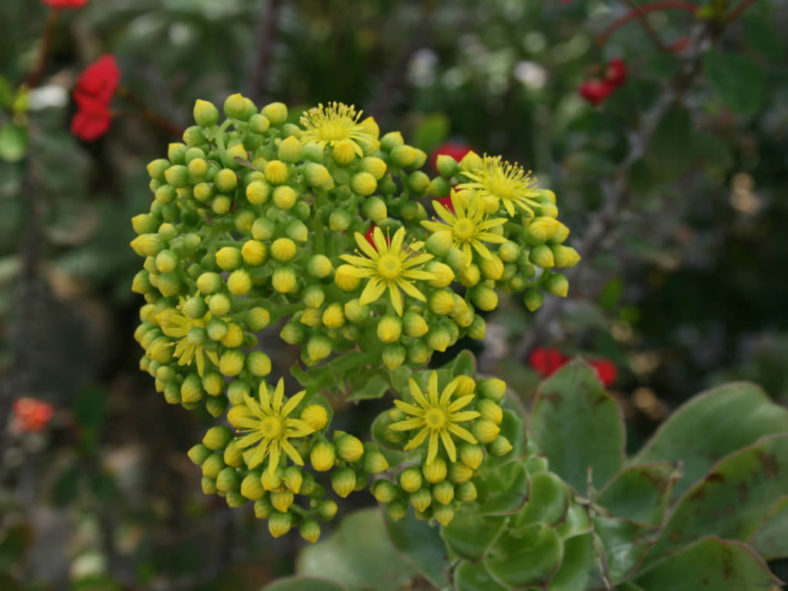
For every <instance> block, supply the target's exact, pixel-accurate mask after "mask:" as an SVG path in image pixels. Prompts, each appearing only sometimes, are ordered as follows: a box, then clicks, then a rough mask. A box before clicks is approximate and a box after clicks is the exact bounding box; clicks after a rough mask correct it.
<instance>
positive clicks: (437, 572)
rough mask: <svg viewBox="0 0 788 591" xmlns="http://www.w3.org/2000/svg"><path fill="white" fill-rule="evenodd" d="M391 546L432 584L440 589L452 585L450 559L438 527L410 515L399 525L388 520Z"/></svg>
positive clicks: (398, 522) (400, 521)
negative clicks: (449, 570)
mask: <svg viewBox="0 0 788 591" xmlns="http://www.w3.org/2000/svg"><path fill="white" fill-rule="evenodd" d="M385 523H386V529H387V530H388V532H389V536H390V538H391V542H392V543H393V544H394V547H395V548H396V549H397V550H399V551H400V552H401V553H402V554H403V555H404V556H405V558H406V559H407V560H409V561H410V562H411V563H412V564H413V566H415V567H416V568H417V569H418V570H419V571H420V572H421V574H422V575H423V576H424V578H425V579H427V580H428V581H429V582H430V583H432V584H433V585H435V586H436V587H444V586H446V585H448V584H449V575H448V568H449V558H448V556H446V546H445V544H444V543H443V540H442V539H441V536H440V532H439V531H438V528H437V527H431V526H430V525H429V524H428V523H427V522H425V521H419V520H418V519H416V518H415V517H414V515H413V513H411V512H410V511H408V514H407V515H406V516H405V517H404V518H402V519H400V520H399V521H393V520H392V519H391V518H390V517H388V515H386V516H385Z"/></svg>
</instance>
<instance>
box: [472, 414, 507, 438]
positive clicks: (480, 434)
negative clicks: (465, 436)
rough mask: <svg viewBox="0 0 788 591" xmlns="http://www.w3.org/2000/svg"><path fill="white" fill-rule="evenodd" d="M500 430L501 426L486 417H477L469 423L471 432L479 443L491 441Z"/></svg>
mask: <svg viewBox="0 0 788 591" xmlns="http://www.w3.org/2000/svg"><path fill="white" fill-rule="evenodd" d="M500 432H501V428H500V427H499V426H498V425H496V424H495V423H493V422H492V421H488V420H487V419H478V420H476V421H475V422H474V423H473V424H472V425H471V433H473V435H474V437H476V439H478V440H479V441H480V442H481V443H492V442H493V441H495V438H496V437H498V434H499V433H500Z"/></svg>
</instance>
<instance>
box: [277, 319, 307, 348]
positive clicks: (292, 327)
mask: <svg viewBox="0 0 788 591" xmlns="http://www.w3.org/2000/svg"><path fill="white" fill-rule="evenodd" d="M279 336H280V337H281V338H282V340H283V341H284V342H285V343H287V344H288V345H297V344H298V343H300V342H301V341H303V340H304V337H305V336H306V332H305V331H304V327H302V326H299V325H298V324H296V323H294V322H290V323H288V324H285V325H284V326H283V327H282V330H281V331H280V332H279Z"/></svg>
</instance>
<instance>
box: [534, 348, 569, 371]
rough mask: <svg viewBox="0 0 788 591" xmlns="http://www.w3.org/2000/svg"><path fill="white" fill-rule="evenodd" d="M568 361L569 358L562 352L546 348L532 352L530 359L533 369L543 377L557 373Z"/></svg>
mask: <svg viewBox="0 0 788 591" xmlns="http://www.w3.org/2000/svg"><path fill="white" fill-rule="evenodd" d="M567 361H569V358H568V357H564V354H563V353H561V351H559V350H558V349H551V348H546V347H537V348H536V349H534V350H533V351H531V356H530V357H529V358H528V363H530V364H531V367H533V368H534V369H535V370H536V372H537V373H538V374H539V375H541V376H543V377H547V376H549V375H551V374H553V373H555V372H556V371H557V370H558V368H560V367H561V366H562V365H563V364H564V363H566V362H567Z"/></svg>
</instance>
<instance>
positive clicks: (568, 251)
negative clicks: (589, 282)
mask: <svg viewBox="0 0 788 591" xmlns="http://www.w3.org/2000/svg"><path fill="white" fill-rule="evenodd" d="M550 249H551V250H552V251H553V258H554V259H555V266H556V267H559V268H567V267H574V266H575V265H576V264H577V263H578V261H580V255H579V254H578V252H577V251H576V250H575V249H574V248H572V247H571V246H564V245H562V244H556V245H554V246H552V247H550Z"/></svg>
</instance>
